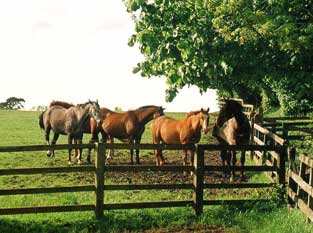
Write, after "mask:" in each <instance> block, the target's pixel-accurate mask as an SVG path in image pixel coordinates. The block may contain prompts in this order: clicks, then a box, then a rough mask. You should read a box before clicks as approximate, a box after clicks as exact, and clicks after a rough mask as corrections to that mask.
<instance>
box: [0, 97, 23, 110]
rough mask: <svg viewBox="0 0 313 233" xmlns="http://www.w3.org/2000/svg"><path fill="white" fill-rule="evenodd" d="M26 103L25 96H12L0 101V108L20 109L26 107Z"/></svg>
mask: <svg viewBox="0 0 313 233" xmlns="http://www.w3.org/2000/svg"><path fill="white" fill-rule="evenodd" d="M24 103H25V100H24V99H23V98H17V97H10V98H8V99H7V100H6V101H5V102H2V103H0V108H1V109H12V110H18V109H22V108H24Z"/></svg>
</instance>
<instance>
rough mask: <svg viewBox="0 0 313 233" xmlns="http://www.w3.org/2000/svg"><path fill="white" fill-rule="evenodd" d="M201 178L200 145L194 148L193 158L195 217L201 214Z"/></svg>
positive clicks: (202, 173)
mask: <svg viewBox="0 0 313 233" xmlns="http://www.w3.org/2000/svg"><path fill="white" fill-rule="evenodd" d="M203 178H204V150H203V147H202V146H201V145H198V146H196V154H195V157H194V175H193V186H194V193H193V202H194V203H193V208H194V211H195V213H196V215H201V214H202V213H203V188H204V184H203V182H204V181H203Z"/></svg>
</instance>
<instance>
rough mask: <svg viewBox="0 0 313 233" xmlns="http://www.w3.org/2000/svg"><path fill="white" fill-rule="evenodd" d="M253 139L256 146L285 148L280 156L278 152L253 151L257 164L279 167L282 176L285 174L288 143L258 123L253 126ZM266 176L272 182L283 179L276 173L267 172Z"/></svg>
mask: <svg viewBox="0 0 313 233" xmlns="http://www.w3.org/2000/svg"><path fill="white" fill-rule="evenodd" d="M252 138H253V144H255V145H260V146H265V145H271V146H274V147H275V146H281V147H282V148H283V152H282V154H279V153H277V152H276V151H253V153H252V154H251V157H252V158H253V159H254V160H255V162H256V164H258V165H263V164H265V165H267V166H278V167H279V168H280V169H282V171H281V174H285V162H286V160H287V157H288V151H287V150H288V148H287V143H286V142H287V141H286V140H285V139H283V138H281V137H280V136H278V135H277V134H275V133H273V132H271V131H270V130H268V129H266V128H263V127H262V126H261V125H259V124H256V123H255V124H253V132H252ZM266 175H267V176H268V177H269V178H270V179H271V180H272V181H274V180H275V179H278V180H279V179H283V178H282V177H280V175H279V174H278V173H277V172H276V171H274V172H271V173H268V172H267V173H266ZM280 182H281V183H282V182H283V181H282V180H281V181H280Z"/></svg>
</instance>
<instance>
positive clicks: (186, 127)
mask: <svg viewBox="0 0 313 233" xmlns="http://www.w3.org/2000/svg"><path fill="white" fill-rule="evenodd" d="M209 110H210V109H209V108H208V109H207V110H204V109H201V110H200V111H192V112H190V113H188V114H186V116H185V117H184V118H183V119H181V120H176V119H174V118H171V117H168V116H160V117H158V118H156V119H154V120H153V122H152V124H151V134H152V139H153V144H159V143H160V142H162V143H165V144H189V143H192V144H195V143H198V142H199V141H200V139H201V129H202V130H203V131H204V133H205V134H207V133H208V124H209V119H210V115H209ZM187 154H188V153H187V150H184V151H183V165H184V166H185V165H186V164H187ZM190 154H191V158H190V164H191V165H193V163H194V161H193V160H194V151H190ZM154 155H155V162H156V165H157V166H162V165H163V164H164V157H163V155H162V151H161V150H154ZM184 175H185V173H184Z"/></svg>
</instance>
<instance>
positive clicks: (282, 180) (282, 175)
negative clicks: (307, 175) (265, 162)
mask: <svg viewBox="0 0 313 233" xmlns="http://www.w3.org/2000/svg"><path fill="white" fill-rule="evenodd" d="M287 150H288V147H287V145H283V146H282V148H281V150H280V153H279V156H278V160H277V168H278V177H277V182H278V183H279V184H282V185H283V187H285V185H286V168H285V162H286V157H287V153H288V152H287Z"/></svg>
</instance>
